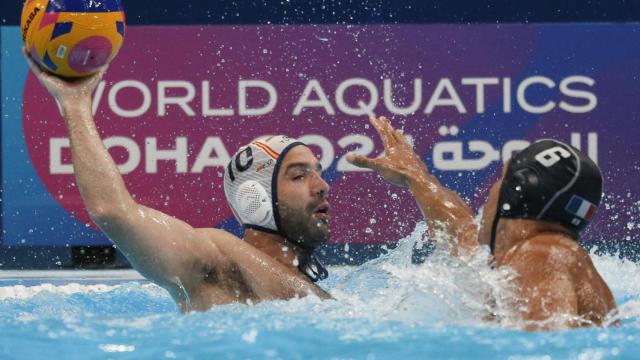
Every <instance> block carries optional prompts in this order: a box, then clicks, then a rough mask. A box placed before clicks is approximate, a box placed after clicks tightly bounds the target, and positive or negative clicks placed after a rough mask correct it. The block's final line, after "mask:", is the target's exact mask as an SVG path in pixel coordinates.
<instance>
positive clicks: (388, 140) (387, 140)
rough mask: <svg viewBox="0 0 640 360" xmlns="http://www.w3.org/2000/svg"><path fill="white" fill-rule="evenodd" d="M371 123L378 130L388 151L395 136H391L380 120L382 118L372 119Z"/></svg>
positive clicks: (370, 119)
mask: <svg viewBox="0 0 640 360" xmlns="http://www.w3.org/2000/svg"><path fill="white" fill-rule="evenodd" d="M369 122H371V125H373V128H374V129H376V132H377V133H378V135H379V136H380V139H382V144H383V145H384V148H385V150H387V149H388V148H389V147H390V146H391V145H393V143H394V141H393V137H392V136H393V135H391V134H390V133H389V131H388V129H387V128H386V126H385V124H384V122H382V121H381V120H380V118H376V117H373V116H372V117H370V118H369Z"/></svg>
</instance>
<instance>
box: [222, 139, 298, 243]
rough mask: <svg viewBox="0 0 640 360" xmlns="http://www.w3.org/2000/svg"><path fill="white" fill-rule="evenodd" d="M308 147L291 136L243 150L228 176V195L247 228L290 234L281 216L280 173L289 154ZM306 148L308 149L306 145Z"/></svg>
mask: <svg viewBox="0 0 640 360" xmlns="http://www.w3.org/2000/svg"><path fill="white" fill-rule="evenodd" d="M298 145H305V144H304V143H302V142H299V141H297V140H296V139H293V138H290V137H288V136H284V135H279V136H270V137H267V138H263V139H258V140H256V141H254V142H252V143H251V144H249V145H246V146H243V147H241V148H240V149H239V150H238V151H237V152H236V153H235V154H234V155H233V156H232V157H231V161H229V164H228V165H227V168H226V170H225V173H224V194H225V196H226V198H227V202H228V203H229V206H230V207H231V210H232V211H233V215H234V216H235V218H236V219H237V220H238V222H240V224H241V225H242V227H243V228H245V229H246V228H250V229H256V230H261V231H266V232H270V233H275V234H280V235H282V236H285V237H286V234H284V232H283V231H282V229H281V227H280V215H279V213H278V206H277V201H278V193H277V188H278V187H277V182H278V169H279V168H280V163H281V162H282V159H284V157H285V155H286V154H287V152H288V151H289V150H291V149H292V148H294V147H295V146H298ZM305 146H306V145H305Z"/></svg>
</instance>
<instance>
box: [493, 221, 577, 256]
mask: <svg viewBox="0 0 640 360" xmlns="http://www.w3.org/2000/svg"><path fill="white" fill-rule="evenodd" d="M500 225H501V226H499V227H498V229H497V230H498V231H497V233H496V239H497V241H496V251H495V257H496V260H497V262H498V263H500V262H501V259H503V258H504V256H505V255H506V254H507V253H508V252H509V251H510V250H512V249H515V248H516V247H517V246H518V245H520V244H522V243H523V242H525V241H527V240H529V239H532V238H534V237H536V236H539V235H541V234H544V233H549V234H560V235H563V236H567V237H573V235H572V234H571V233H570V232H569V231H568V230H567V229H565V228H564V227H563V226H561V225H558V224H553V223H548V222H544V221H537V220H527V219H503V220H501V224H500Z"/></svg>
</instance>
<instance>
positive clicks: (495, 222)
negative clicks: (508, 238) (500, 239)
mask: <svg viewBox="0 0 640 360" xmlns="http://www.w3.org/2000/svg"><path fill="white" fill-rule="evenodd" d="M498 221H500V208H499V207H498V209H496V216H494V218H493V224H491V242H490V243H489V249H490V250H491V255H494V256H495V255H496V235H497V234H496V232H497V229H498Z"/></svg>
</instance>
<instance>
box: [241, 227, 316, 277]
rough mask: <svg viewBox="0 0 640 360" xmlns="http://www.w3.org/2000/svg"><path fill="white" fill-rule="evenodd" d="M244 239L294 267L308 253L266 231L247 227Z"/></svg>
mask: <svg viewBox="0 0 640 360" xmlns="http://www.w3.org/2000/svg"><path fill="white" fill-rule="evenodd" d="M244 240H245V241H246V242H247V243H249V244H251V245H253V246H254V247H255V248H256V249H258V250H260V251H262V252H264V253H266V254H267V255H269V256H271V257H273V258H275V259H276V260H278V261H279V262H280V263H282V264H284V265H286V266H287V267H291V268H294V269H297V268H298V264H299V263H300V262H301V261H302V259H303V258H304V256H305V255H306V253H305V252H306V250H305V249H303V248H302V247H300V246H299V245H296V244H294V243H292V242H290V241H287V240H286V239H285V238H284V237H283V236H281V235H278V234H270V233H267V232H264V231H258V230H253V229H247V230H246V231H245V233H244Z"/></svg>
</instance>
